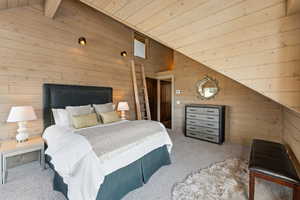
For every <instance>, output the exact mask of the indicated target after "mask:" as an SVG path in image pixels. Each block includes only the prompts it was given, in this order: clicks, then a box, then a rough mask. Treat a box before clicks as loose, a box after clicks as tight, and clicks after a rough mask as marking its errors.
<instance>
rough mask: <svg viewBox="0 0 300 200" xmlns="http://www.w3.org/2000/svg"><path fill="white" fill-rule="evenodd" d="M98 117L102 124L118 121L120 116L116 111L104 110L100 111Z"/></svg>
mask: <svg viewBox="0 0 300 200" xmlns="http://www.w3.org/2000/svg"><path fill="white" fill-rule="evenodd" d="M100 117H101V120H102V123H103V124H107V123H112V122H117V121H120V120H121V119H120V117H119V115H118V113H117V112H114V111H113V112H104V113H100Z"/></svg>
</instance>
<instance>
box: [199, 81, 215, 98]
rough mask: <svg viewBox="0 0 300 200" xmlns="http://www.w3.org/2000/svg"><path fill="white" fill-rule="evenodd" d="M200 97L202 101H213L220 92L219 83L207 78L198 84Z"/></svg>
mask: <svg viewBox="0 0 300 200" xmlns="http://www.w3.org/2000/svg"><path fill="white" fill-rule="evenodd" d="M196 89H197V93H198V94H199V95H198V97H199V98H201V99H211V98H213V97H214V96H216V95H217V93H218V92H219V86H218V81H217V80H215V79H213V78H210V77H209V76H206V77H205V78H204V79H202V80H200V81H198V82H197V83H196Z"/></svg>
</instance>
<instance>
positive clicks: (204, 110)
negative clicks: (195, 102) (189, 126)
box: [187, 107, 219, 115]
mask: <svg viewBox="0 0 300 200" xmlns="http://www.w3.org/2000/svg"><path fill="white" fill-rule="evenodd" d="M187 113H196V114H207V115H219V109H217V108H197V107H188V108H187Z"/></svg>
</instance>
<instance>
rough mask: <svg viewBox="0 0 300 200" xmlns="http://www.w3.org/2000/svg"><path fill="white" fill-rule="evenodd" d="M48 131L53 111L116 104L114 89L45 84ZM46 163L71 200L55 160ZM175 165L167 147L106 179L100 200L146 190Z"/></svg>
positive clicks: (57, 186)
mask: <svg viewBox="0 0 300 200" xmlns="http://www.w3.org/2000/svg"><path fill="white" fill-rule="evenodd" d="M43 87H44V88H43V106H44V108H43V109H44V110H43V118H44V128H45V129H46V128H47V127H49V126H51V125H53V124H54V119H53V115H52V111H51V109H52V108H65V107H66V106H68V105H70V106H81V105H88V104H104V103H109V102H112V92H113V90H112V88H110V87H95V86H77V85H75V86H74V85H57V84H44V86H43ZM45 157H46V162H47V164H48V165H49V166H50V168H51V169H52V170H54V172H55V173H54V180H53V188H54V190H56V191H59V192H61V193H63V194H64V195H65V197H66V198H67V194H68V185H67V184H65V183H64V181H63V178H62V177H61V176H60V175H59V174H58V173H57V172H56V171H55V166H53V165H52V164H51V162H50V161H51V157H50V156H48V155H46V156H45ZM169 164H171V160H170V155H169V152H168V150H167V147H166V146H163V147H160V148H157V149H155V150H153V151H152V152H150V153H148V154H146V155H145V156H143V157H142V158H140V159H138V160H137V161H135V162H133V163H131V164H129V165H128V166H125V167H123V168H121V169H119V170H116V171H114V172H112V173H111V174H109V175H107V176H105V179H104V182H103V183H102V185H101V187H100V190H99V192H98V195H97V199H96V200H120V199H122V198H123V197H124V196H125V195H126V194H127V193H128V192H130V191H132V190H134V189H136V188H138V187H141V186H143V184H144V183H147V181H148V180H149V179H150V177H151V176H152V175H153V174H154V173H155V172H156V171H157V170H158V169H160V168H161V167H162V166H164V165H169ZM67 199H68V198H67Z"/></svg>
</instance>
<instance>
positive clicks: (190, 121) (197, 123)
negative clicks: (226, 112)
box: [186, 119, 219, 129]
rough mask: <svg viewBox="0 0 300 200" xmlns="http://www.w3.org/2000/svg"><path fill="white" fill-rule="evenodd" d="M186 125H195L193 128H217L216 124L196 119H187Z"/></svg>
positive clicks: (217, 124)
mask: <svg viewBox="0 0 300 200" xmlns="http://www.w3.org/2000/svg"><path fill="white" fill-rule="evenodd" d="M186 123H187V124H188V125H195V126H202V127H207V128H215V129H218V128H219V123H218V122H206V121H200V120H197V119H187V120H186Z"/></svg>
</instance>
